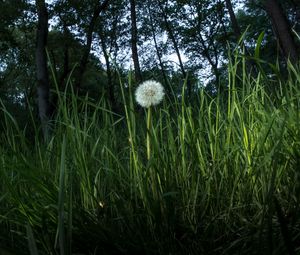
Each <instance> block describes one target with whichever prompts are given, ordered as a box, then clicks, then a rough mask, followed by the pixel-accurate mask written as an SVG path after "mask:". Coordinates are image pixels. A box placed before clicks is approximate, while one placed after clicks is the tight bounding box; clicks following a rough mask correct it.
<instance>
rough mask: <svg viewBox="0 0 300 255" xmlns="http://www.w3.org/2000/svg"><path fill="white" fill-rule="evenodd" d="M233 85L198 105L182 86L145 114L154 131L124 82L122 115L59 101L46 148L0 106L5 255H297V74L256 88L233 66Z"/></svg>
mask: <svg viewBox="0 0 300 255" xmlns="http://www.w3.org/2000/svg"><path fill="white" fill-rule="evenodd" d="M237 70H239V72H238V71H237ZM228 78H229V84H228V89H227V91H225V92H224V93H223V94H222V95H221V94H219V95H217V96H211V95H209V94H208V93H206V92H205V90H204V89H202V90H199V92H197V98H196V99H195V100H193V101H189V100H188V99H187V98H186V96H185V95H184V91H185V86H183V91H182V95H181V96H177V95H173V96H172V95H171V96H170V97H169V98H167V99H165V101H164V102H163V104H162V105H160V106H157V107H156V108H154V109H152V110H153V111H152V115H151V116H152V119H151V125H150V128H149V130H147V119H146V113H145V112H141V111H138V110H137V108H136V106H135V102H134V98H133V88H132V83H131V80H130V79H129V87H125V86H124V84H123V83H122V81H120V91H121V92H122V104H123V107H124V111H123V114H116V113H114V112H112V111H111V108H110V106H109V104H108V103H107V101H106V99H105V98H101V99H100V100H99V102H97V103H95V102H93V101H91V100H90V99H89V98H88V97H86V98H83V99H79V98H77V97H76V96H75V95H74V93H71V94H69V95H67V93H62V94H59V100H58V102H59V109H58V112H57V117H56V119H55V120H54V121H53V123H52V127H53V133H52V136H51V138H50V139H49V141H48V142H47V143H46V144H44V143H42V142H40V140H39V139H38V136H36V138H35V140H34V141H32V140H28V138H26V135H25V131H24V130H20V128H19V127H18V123H17V122H16V121H15V119H14V118H13V116H11V115H10V113H9V112H8V111H7V110H6V108H5V106H4V105H3V104H2V105H1V111H2V112H3V114H4V120H3V123H5V132H3V133H2V134H1V138H0V139H1V144H0V151H1V154H0V177H1V179H0V183H1V184H0V189H1V196H0V215H1V217H0V226H1V227H0V235H1V237H0V240H1V241H0V247H1V248H0V249H2V251H3V253H4V250H5V252H7V253H8V252H11V254H29V253H31V254H72V253H83V254H182V253H186V254H201V252H202V253H204V254H285V253H287V254H296V253H297V252H300V246H299V240H300V236H299V233H300V232H299V230H300V225H299V224H300V221H299V217H298V215H299V213H300V210H299V198H300V174H299V173H300V172H299V171H300V162H299V161H300V155H299V154H300V130H299V126H300V113H299V106H300V97H299V96H300V76H299V72H298V71H297V70H296V69H295V68H294V67H292V66H291V65H289V77H288V79H287V81H285V82H282V81H281V80H280V79H276V78H273V79H274V80H272V79H271V78H268V77H266V76H265V75H264V74H263V73H258V74H257V76H256V77H253V76H250V75H248V74H247V72H246V71H245V65H244V63H243V60H241V59H239V58H236V59H235V61H234V62H233V63H230V64H229V68H228ZM35 132H36V133H38V132H39V130H38V129H36V130H35ZM147 135H148V136H149V138H148V139H150V142H149V145H147V144H146V140H147V139H146V137H147ZM148 146H151V149H150V150H149V151H151V153H147V151H148V150H147V149H148ZM0 253H1V250H0Z"/></svg>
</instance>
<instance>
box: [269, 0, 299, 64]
mask: <svg viewBox="0 0 300 255" xmlns="http://www.w3.org/2000/svg"><path fill="white" fill-rule="evenodd" d="M265 7H266V10H267V12H268V14H269V16H270V18H271V21H272V25H273V30H274V33H275V35H276V37H277V39H278V41H279V45H280V48H281V49H282V52H283V54H284V56H285V58H286V59H288V58H289V59H290V60H291V62H292V63H296V62H297V61H298V60H299V54H298V52H297V46H296V43H295V41H294V38H293V36H292V33H291V28H290V25H289V23H288V20H287V18H286V17H285V14H284V11H283V10H282V8H281V6H280V5H279V3H278V2H277V0H266V1H265Z"/></svg>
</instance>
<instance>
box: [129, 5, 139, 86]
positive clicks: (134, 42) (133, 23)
mask: <svg viewBox="0 0 300 255" xmlns="http://www.w3.org/2000/svg"><path fill="white" fill-rule="evenodd" d="M130 16H131V50H132V60H133V65H134V73H135V79H136V81H137V83H140V82H141V81H142V73H141V68H140V62H139V55H138V49H137V42H138V35H137V33H138V32H137V26H136V10H135V0H130Z"/></svg>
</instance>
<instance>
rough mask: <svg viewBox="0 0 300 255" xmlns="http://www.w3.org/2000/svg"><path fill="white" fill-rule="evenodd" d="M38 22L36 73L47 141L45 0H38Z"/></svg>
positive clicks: (47, 99) (48, 95)
mask: <svg viewBox="0 0 300 255" xmlns="http://www.w3.org/2000/svg"><path fill="white" fill-rule="evenodd" d="M36 8H37V13H38V24H37V33H36V73H37V96H38V110H39V117H40V120H41V124H42V131H43V136H44V139H45V141H47V140H48V138H49V117H50V116H49V113H50V112H49V111H50V100H49V98H50V87H49V74H48V69H47V54H46V44H47V37H48V12H47V7H46V4H45V0H36Z"/></svg>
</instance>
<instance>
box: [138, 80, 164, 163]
mask: <svg viewBox="0 0 300 255" xmlns="http://www.w3.org/2000/svg"><path fill="white" fill-rule="evenodd" d="M164 95H165V92H164V87H163V86H162V85H161V84H160V83H159V82H157V81H154V80H149V81H145V82H143V83H142V84H140V85H139V86H138V88H137V89H136V91H135V99H136V101H137V102H138V104H139V105H140V106H142V107H145V108H148V111H147V138H146V146H147V159H148V160H149V159H150V155H151V153H150V151H151V150H150V126H151V106H153V105H157V104H159V103H160V102H161V101H162V99H163V97H164Z"/></svg>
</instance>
